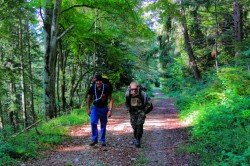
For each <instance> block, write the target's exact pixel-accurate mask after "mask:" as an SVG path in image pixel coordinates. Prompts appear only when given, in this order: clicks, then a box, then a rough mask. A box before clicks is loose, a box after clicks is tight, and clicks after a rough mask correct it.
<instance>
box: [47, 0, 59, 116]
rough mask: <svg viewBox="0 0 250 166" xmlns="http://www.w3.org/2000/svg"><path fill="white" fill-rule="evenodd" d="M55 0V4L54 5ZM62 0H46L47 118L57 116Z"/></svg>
mask: <svg viewBox="0 0 250 166" xmlns="http://www.w3.org/2000/svg"><path fill="white" fill-rule="evenodd" d="M53 2H55V3H54V5H53ZM61 4H62V0H55V1H52V0H46V1H45V9H44V42H45V55H44V109H45V110H44V111H45V118H46V119H47V120H48V119H52V118H54V117H56V105H55V103H56V97H55V79H56V59H57V56H56V55H57V54H56V49H57V37H58V34H57V32H58V23H59V18H60V11H61Z"/></svg>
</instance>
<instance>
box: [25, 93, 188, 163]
mask: <svg viewBox="0 0 250 166" xmlns="http://www.w3.org/2000/svg"><path fill="white" fill-rule="evenodd" d="M154 96H155V97H154V98H153V104H154V110H153V111H152V112H151V113H149V114H148V115H147V118H146V121H145V125H144V134H143V138H142V148H135V147H134V145H133V134H132V133H133V132H132V128H131V126H130V123H129V114H128V113H127V111H126V108H125V106H124V105H122V106H119V107H117V108H115V109H114V111H113V115H112V117H111V118H110V119H109V122H108V126H107V136H106V140H107V146H106V147H102V146H101V145H97V146H94V147H90V146H89V145H88V144H89V143H90V135H91V131H90V126H89V124H86V125H81V126H78V127H72V129H71V131H70V132H69V135H71V136H72V137H73V139H72V140H70V141H66V142H64V143H63V144H62V145H59V146H58V147H57V148H56V149H55V150H53V151H49V152H44V153H45V154H44V155H45V157H44V158H41V159H37V160H30V161H27V162H25V163H23V164H22V166H41V165H43V166H64V165H68V166H70V165H72V166H100V165H107V166H131V165H133V164H135V163H138V162H139V161H141V160H143V161H145V162H142V161H141V162H140V164H139V165H143V166H189V165H191V164H190V158H189V156H188V155H183V154H182V155H180V154H179V153H178V152H177V151H176V148H177V147H178V145H180V144H182V143H183V142H186V141H187V139H188V136H187V132H186V129H185V127H187V126H185V125H184V124H183V123H181V122H180V120H179V119H178V111H177V110H176V109H175V106H174V104H173V101H174V99H171V98H166V97H164V94H163V93H161V92H160V91H159V90H155V91H154ZM98 127H99V126H98Z"/></svg>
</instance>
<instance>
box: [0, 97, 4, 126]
mask: <svg viewBox="0 0 250 166" xmlns="http://www.w3.org/2000/svg"><path fill="white" fill-rule="evenodd" d="M3 128H4V121H3V110H2V101H1V100H0V131H2V129H3Z"/></svg>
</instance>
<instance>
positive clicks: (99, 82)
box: [95, 74, 102, 87]
mask: <svg viewBox="0 0 250 166" xmlns="http://www.w3.org/2000/svg"><path fill="white" fill-rule="evenodd" d="M95 84H96V86H97V87H100V86H101V85H102V76H101V75H99V74H98V75H96V76H95Z"/></svg>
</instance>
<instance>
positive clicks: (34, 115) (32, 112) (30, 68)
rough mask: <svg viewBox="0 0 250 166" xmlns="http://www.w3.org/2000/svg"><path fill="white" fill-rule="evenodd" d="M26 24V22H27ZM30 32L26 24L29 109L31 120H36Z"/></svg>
mask: <svg viewBox="0 0 250 166" xmlns="http://www.w3.org/2000/svg"><path fill="white" fill-rule="evenodd" d="M27 25H28V23H27ZM30 35H31V34H30V32H29V26H27V36H28V56H29V81H30V85H29V90H30V110H31V118H32V122H33V123H35V121H36V114H35V107H34V89H33V74H32V57H31V53H30Z"/></svg>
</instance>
